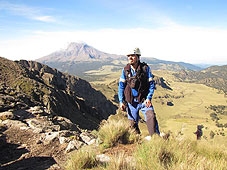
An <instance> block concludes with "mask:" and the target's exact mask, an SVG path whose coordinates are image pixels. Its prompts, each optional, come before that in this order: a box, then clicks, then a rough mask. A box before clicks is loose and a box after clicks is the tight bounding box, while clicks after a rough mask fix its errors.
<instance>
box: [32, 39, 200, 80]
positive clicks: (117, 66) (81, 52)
mask: <svg viewBox="0 0 227 170" xmlns="http://www.w3.org/2000/svg"><path fill="white" fill-rule="evenodd" d="M141 60H142V61H145V62H147V63H148V64H149V65H150V66H151V67H152V70H169V71H180V70H200V69H201V68H200V67H197V66H195V65H192V64H189V63H183V62H173V61H164V60H159V59H156V58H146V57H143V56H142V57H141ZM36 61H38V62H41V63H43V64H46V65H48V66H50V67H52V68H56V69H58V70H59V71H62V72H67V73H69V74H72V75H76V76H79V77H81V78H83V79H85V80H87V81H93V80H94V77H93V76H91V75H89V72H90V71H100V70H104V71H105V69H110V70H111V71H112V72H118V71H120V70H121V69H122V68H123V66H124V65H125V62H127V57H126V56H124V55H115V54H108V53H106V52H102V51H99V50H97V49H95V48H93V47H91V46H89V45H87V44H80V43H75V42H73V43H70V44H69V45H68V47H67V48H66V49H64V50H60V51H56V52H53V53H52V54H50V55H47V56H44V57H41V58H39V59H37V60H36ZM103 68H104V69H103Z"/></svg>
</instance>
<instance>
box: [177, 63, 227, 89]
mask: <svg viewBox="0 0 227 170" xmlns="http://www.w3.org/2000/svg"><path fill="white" fill-rule="evenodd" d="M174 75H175V76H176V77H177V78H179V80H181V81H186V82H194V83H200V84H205V85H207V86H209V87H213V88H216V89H219V90H222V91H224V92H225V93H227V65H224V66H211V67H208V68H207V69H204V70H202V71H198V72H195V71H181V72H179V73H175V74H174Z"/></svg>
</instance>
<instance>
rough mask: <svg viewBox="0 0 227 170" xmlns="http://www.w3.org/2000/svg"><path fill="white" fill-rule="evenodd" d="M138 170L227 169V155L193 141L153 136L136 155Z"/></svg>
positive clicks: (217, 149)
mask: <svg viewBox="0 0 227 170" xmlns="http://www.w3.org/2000/svg"><path fill="white" fill-rule="evenodd" d="M134 157H135V158H136V160H137V165H136V167H137V169H160V170H161V169H163V170H164V169H170V170H174V169H226V167H227V154H226V153H224V152H223V151H222V148H218V147H215V146H210V144H209V143H207V142H206V143H205V142H202V143H200V142H196V141H191V140H183V141H178V140H176V139H174V138H171V139H169V140H163V139H162V138H160V137H158V136H153V137H152V139H151V141H149V142H144V143H143V144H142V145H141V146H139V147H138V148H137V151H136V153H135V155H134Z"/></svg>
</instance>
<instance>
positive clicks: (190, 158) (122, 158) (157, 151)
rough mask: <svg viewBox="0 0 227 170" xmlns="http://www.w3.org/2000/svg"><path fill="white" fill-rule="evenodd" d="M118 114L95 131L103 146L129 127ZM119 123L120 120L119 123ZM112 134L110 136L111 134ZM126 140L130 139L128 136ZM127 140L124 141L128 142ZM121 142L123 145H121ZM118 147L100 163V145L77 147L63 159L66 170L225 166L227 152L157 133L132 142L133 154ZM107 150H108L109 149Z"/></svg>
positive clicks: (205, 144)
mask: <svg viewBox="0 0 227 170" xmlns="http://www.w3.org/2000/svg"><path fill="white" fill-rule="evenodd" d="M120 118H122V116H121V115H114V116H112V117H111V118H109V119H108V120H107V121H106V122H103V124H102V126H101V127H100V129H99V130H98V131H97V132H96V134H98V136H99V137H100V139H102V140H103V141H104V142H105V143H106V145H108V146H112V149H113V147H114V146H115V145H117V144H118V142H119V139H121V137H122V136H124V135H122V134H124V133H122V132H123V131H124V130H122V129H124V128H123V126H124V127H126V128H127V130H128V127H127V126H128V125H127V124H128V122H126V121H124V119H121V121H119V119H120ZM119 122H120V123H119ZM110 134H111V135H110ZM128 142H129V143H130V140H129V138H128ZM128 142H127V143H128ZM121 145H122V144H121ZM127 147H129V146H128V145H125V147H124V149H123V150H120V149H119V148H118V150H117V152H116V153H115V154H111V155H109V157H110V161H108V162H106V163H101V162H100V161H98V160H97V157H96V156H97V155H98V154H100V153H105V152H103V150H102V148H101V147H97V146H92V145H90V146H85V147H83V148H82V149H80V150H77V151H74V152H72V153H71V155H70V158H69V159H68V161H67V162H66V165H65V168H66V169H67V170H74V169H77V170H82V169H94V170H105V169H107V170H112V169H115V170H123V169H124V170H144V169H145V170H150V169H159V170H166V169H169V170H175V169H179V170H181V169H222V170H224V169H226V167H227V151H226V150H223V148H222V147H221V146H219V145H215V144H210V143H209V142H208V141H204V140H201V141H195V140H190V139H184V140H178V138H177V137H176V136H175V135H173V134H171V136H170V138H169V139H168V140H164V139H163V138H161V137H159V136H158V135H153V136H152V138H151V140H150V141H144V140H140V142H137V144H136V145H135V148H134V151H133V152H132V154H128V153H127V152H126V151H125V148H127ZM108 150H109V149H108Z"/></svg>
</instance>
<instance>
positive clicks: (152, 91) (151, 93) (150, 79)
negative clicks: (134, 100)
mask: <svg viewBox="0 0 227 170" xmlns="http://www.w3.org/2000/svg"><path fill="white" fill-rule="evenodd" d="M147 76H148V81H149V84H150V86H149V92H148V95H147V99H146V101H145V105H146V107H151V99H152V96H153V94H154V89H155V83H154V80H153V78H154V76H153V74H152V73H151V70H150V67H149V66H148V67H147Z"/></svg>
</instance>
